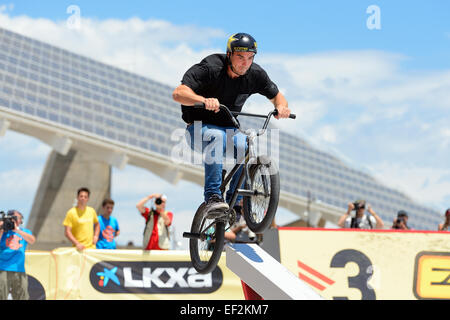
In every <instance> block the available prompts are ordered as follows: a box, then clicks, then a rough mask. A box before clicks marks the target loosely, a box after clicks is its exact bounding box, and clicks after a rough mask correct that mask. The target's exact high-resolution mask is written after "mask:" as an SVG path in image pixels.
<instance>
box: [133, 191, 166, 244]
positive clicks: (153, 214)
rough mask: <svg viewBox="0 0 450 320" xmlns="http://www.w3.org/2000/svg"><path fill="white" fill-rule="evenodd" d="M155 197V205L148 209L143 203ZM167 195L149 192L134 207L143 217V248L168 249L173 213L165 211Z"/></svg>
mask: <svg viewBox="0 0 450 320" xmlns="http://www.w3.org/2000/svg"><path fill="white" fill-rule="evenodd" d="M152 199H155V207H154V208H151V209H149V208H148V207H146V206H145V204H146V203H147V202H148V201H150V200H152ZM166 202H167V197H166V196H165V195H162V194H157V193H155V194H151V195H149V196H147V197H145V198H143V199H141V200H140V201H139V202H138V203H137V204H136V208H137V209H138V210H139V212H140V213H141V215H142V216H143V217H144V218H145V229H144V240H143V245H142V246H143V248H144V249H145V250H168V249H169V246H170V238H169V226H170V225H171V224H172V220H173V213H172V212H169V211H166Z"/></svg>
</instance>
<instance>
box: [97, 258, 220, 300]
mask: <svg viewBox="0 0 450 320" xmlns="http://www.w3.org/2000/svg"><path fill="white" fill-rule="evenodd" d="M89 278H90V281H91V284H92V286H93V287H94V288H95V289H96V290H97V291H100V292H102V293H133V294H152V293H153V294H154V293H159V294H187V293H211V292H214V291H216V290H217V289H219V288H220V286H221V285H222V282H223V274H222V271H221V270H220V268H218V267H217V268H216V269H215V270H214V271H213V272H212V273H209V274H199V273H197V271H195V269H194V268H193V267H192V265H191V263H190V262H180V261H174V262H167V261H164V262H148V261H102V262H99V263H97V264H95V265H94V266H93V267H92V269H91V272H90V275H89Z"/></svg>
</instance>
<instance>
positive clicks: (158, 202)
mask: <svg viewBox="0 0 450 320" xmlns="http://www.w3.org/2000/svg"><path fill="white" fill-rule="evenodd" d="M161 203H162V199H161V198H156V199H155V204H157V205H158V206H159V205H160V204H161Z"/></svg>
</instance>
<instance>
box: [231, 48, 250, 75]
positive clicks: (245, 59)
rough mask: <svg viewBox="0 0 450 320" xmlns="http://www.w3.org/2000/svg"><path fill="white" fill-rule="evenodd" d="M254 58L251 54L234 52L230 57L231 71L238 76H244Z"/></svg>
mask: <svg viewBox="0 0 450 320" xmlns="http://www.w3.org/2000/svg"><path fill="white" fill-rule="evenodd" d="M254 57H255V54H254V53H253V52H234V53H233V54H231V55H230V60H231V65H232V66H233V69H232V71H233V72H234V73H235V74H237V75H239V76H243V75H245V74H246V73H247V71H248V69H249V68H250V67H251V65H252V63H253V59H254Z"/></svg>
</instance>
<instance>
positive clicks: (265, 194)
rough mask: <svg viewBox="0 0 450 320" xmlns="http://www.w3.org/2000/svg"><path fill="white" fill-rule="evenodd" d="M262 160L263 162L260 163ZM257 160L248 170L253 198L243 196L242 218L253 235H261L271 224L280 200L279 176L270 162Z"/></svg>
mask: <svg viewBox="0 0 450 320" xmlns="http://www.w3.org/2000/svg"><path fill="white" fill-rule="evenodd" d="M261 159H263V160H264V161H260V160H261ZM261 159H258V163H257V164H253V165H251V166H250V168H249V173H250V177H249V179H250V181H249V185H250V190H251V191H253V192H254V193H255V195H253V196H250V197H248V196H244V203H243V205H244V207H243V209H244V218H245V221H246V223H247V226H248V227H249V228H250V230H252V231H253V232H255V233H263V232H264V231H265V230H266V229H267V228H268V227H269V226H270V224H271V223H272V221H273V219H274V217H275V213H276V211H277V208H278V200H279V198H280V174H279V172H278V169H277V168H276V167H275V165H274V164H273V163H272V161H271V160H270V159H268V158H266V157H264V158H261Z"/></svg>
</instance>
